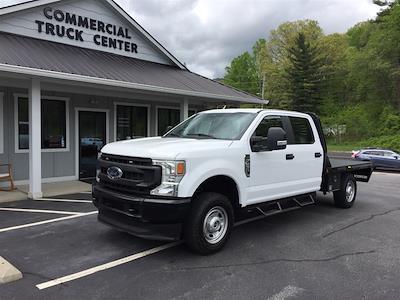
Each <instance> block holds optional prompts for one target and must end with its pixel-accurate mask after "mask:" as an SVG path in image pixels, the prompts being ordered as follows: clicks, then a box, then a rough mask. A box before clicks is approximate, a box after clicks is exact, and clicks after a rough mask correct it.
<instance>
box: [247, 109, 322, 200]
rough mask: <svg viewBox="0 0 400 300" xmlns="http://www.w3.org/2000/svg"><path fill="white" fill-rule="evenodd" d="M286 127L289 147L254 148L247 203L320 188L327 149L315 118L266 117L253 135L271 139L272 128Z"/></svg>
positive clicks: (251, 158)
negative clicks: (273, 148) (264, 149)
mask: <svg viewBox="0 0 400 300" xmlns="http://www.w3.org/2000/svg"><path fill="white" fill-rule="evenodd" d="M271 127H279V128H282V129H283V130H285V132H286V139H287V143H288V144H287V146H286V148H285V149H281V150H274V151H268V150H266V151H259V152H254V151H251V154H250V178H249V186H248V191H247V196H248V197H247V198H248V199H247V200H248V201H247V202H248V203H247V204H255V203H260V202H265V201H270V200H276V199H281V198H285V197H290V196H295V195H300V194H305V193H309V192H314V191H317V190H319V189H320V185H321V181H322V168H323V149H322V145H321V142H320V140H319V137H318V134H317V130H316V127H315V125H314V123H312V119H311V118H309V119H308V118H305V117H297V116H294V117H292V116H289V115H287V116H286V115H267V116H265V117H264V118H263V119H262V120H261V121H260V123H259V124H258V126H257V128H256V129H255V131H254V133H253V135H252V136H262V137H264V138H267V139H268V134H267V133H268V129H269V128H271Z"/></svg>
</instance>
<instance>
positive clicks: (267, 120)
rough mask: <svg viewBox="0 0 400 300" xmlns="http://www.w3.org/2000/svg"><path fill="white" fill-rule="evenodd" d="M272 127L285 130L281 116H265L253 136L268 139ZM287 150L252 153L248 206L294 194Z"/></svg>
mask: <svg viewBox="0 0 400 300" xmlns="http://www.w3.org/2000/svg"><path fill="white" fill-rule="evenodd" d="M271 127H280V128H282V129H284V130H285V126H284V119H283V118H282V117H281V116H277V115H274V116H272V115H270V116H265V117H264V118H263V119H262V120H261V122H260V123H259V124H258V126H257V128H256V130H255V131H254V132H253V134H252V136H256V137H261V138H268V130H269V128H271ZM287 155H289V152H288V150H287V149H283V150H274V151H259V152H254V151H252V152H251V153H250V178H249V187H248V191H247V200H248V203H247V204H255V203H259V202H264V201H268V200H271V199H276V198H283V197H286V195H288V194H291V193H292V187H291V183H290V181H291V180H292V178H291V177H292V176H291V175H290V173H291V172H292V170H291V165H292V164H291V161H290V160H287V159H286V158H287Z"/></svg>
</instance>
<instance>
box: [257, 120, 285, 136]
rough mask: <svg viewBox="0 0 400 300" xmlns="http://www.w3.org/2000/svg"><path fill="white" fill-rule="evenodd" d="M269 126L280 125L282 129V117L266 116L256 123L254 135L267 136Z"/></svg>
mask: <svg viewBox="0 0 400 300" xmlns="http://www.w3.org/2000/svg"><path fill="white" fill-rule="evenodd" d="M271 127H281V128H282V129H283V123H282V118H281V117H279V116H267V117H265V118H264V119H263V120H262V121H261V123H260V124H259V125H258V127H257V129H256V131H255V132H254V134H253V135H254V136H260V137H265V138H266V137H267V135H268V130H269V129H270V128H271Z"/></svg>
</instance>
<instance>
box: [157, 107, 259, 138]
mask: <svg viewBox="0 0 400 300" xmlns="http://www.w3.org/2000/svg"><path fill="white" fill-rule="evenodd" d="M256 115H257V114H255V113H243V112H238V113H199V114H197V115H194V116H193V117H191V118H189V119H188V120H186V121H185V122H183V123H181V124H180V125H178V126H177V127H175V128H174V129H172V130H171V131H170V132H168V133H167V134H165V135H164V136H163V137H164V138H167V137H180V138H194V139H219V140H238V139H240V138H241V137H242V135H243V134H244V132H245V131H246V129H247V128H248V127H249V125H250V124H251V122H252V121H253V120H254V118H255V117H256Z"/></svg>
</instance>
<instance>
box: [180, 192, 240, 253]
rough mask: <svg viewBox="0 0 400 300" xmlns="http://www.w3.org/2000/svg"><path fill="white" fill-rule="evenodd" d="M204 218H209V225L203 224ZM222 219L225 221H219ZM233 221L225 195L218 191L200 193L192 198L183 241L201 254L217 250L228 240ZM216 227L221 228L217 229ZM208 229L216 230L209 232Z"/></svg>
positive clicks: (230, 206) (231, 209)
mask: <svg viewBox="0 0 400 300" xmlns="http://www.w3.org/2000/svg"><path fill="white" fill-rule="evenodd" d="M206 219H207V220H210V222H209V223H208V224H209V226H205V224H207V222H206V221H205V220H206ZM213 220H215V222H212V221H213ZM223 220H226V222H225V223H223V222H221V221H223ZM233 222H234V213H233V207H232V204H231V202H230V201H229V200H228V198H227V197H225V196H224V195H221V194H218V193H201V194H199V195H198V196H196V197H195V198H194V200H193V203H192V207H191V211H190V213H189V215H188V217H187V218H186V221H185V224H184V239H185V242H186V244H187V245H188V246H189V247H190V248H191V249H192V250H193V251H195V252H196V253H199V254H202V255H207V254H211V253H215V252H218V251H219V250H221V249H222V248H223V247H224V246H225V244H226V242H227V241H228V239H229V237H230V234H231V231H232V228H233ZM222 223H223V225H222ZM215 225H217V226H216V227H215ZM204 226H205V227H206V228H207V230H206V229H204ZM218 228H220V229H221V230H219V231H218V230H217V229H218ZM208 230H217V231H216V232H215V233H211V232H210V231H208ZM206 232H208V233H209V234H208V235H207V234H206ZM216 237H218V238H216Z"/></svg>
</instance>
